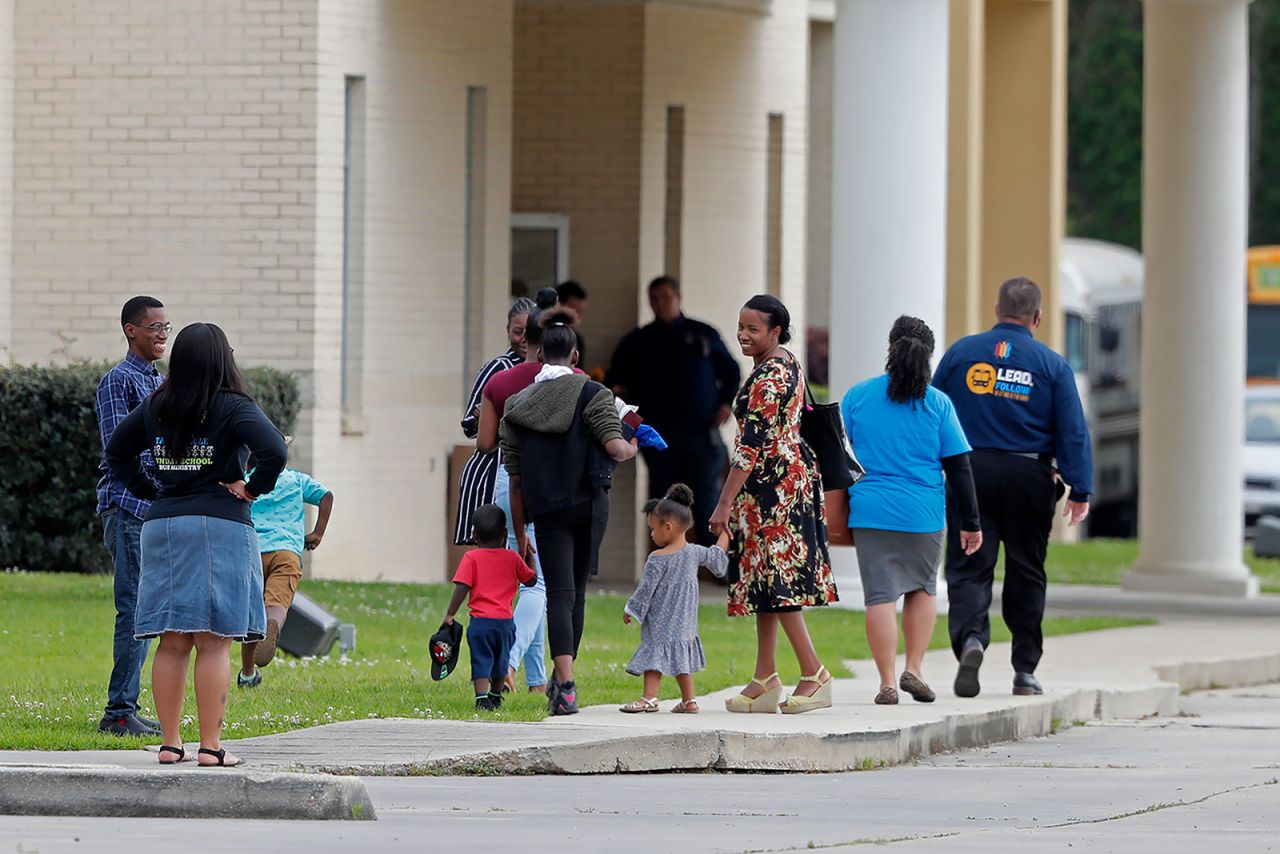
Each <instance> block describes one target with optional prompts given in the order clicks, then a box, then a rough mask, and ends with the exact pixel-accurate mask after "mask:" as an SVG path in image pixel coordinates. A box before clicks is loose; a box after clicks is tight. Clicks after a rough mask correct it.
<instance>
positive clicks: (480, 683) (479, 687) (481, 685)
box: [471, 679, 489, 697]
mask: <svg viewBox="0 0 1280 854" xmlns="http://www.w3.org/2000/svg"><path fill="white" fill-rule="evenodd" d="M471 684H473V685H475V686H476V696H477V697H482V696H485V695H486V694H488V693H489V680H488V679H472V680H471Z"/></svg>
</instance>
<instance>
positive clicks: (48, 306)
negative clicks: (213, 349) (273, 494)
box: [0, 0, 512, 581]
mask: <svg viewBox="0 0 1280 854" xmlns="http://www.w3.org/2000/svg"><path fill="white" fill-rule="evenodd" d="M12 7H13V0H8V4H7V5H6V2H5V0H0V31H3V32H6V33H7V32H10V30H9V29H8V28H6V27H4V26H3V24H4V23H5V19H4V15H5V13H6V11H7V10H8V9H10V8H12ZM14 23H15V26H14V30H13V32H14V33H15V40H16V46H17V47H16V54H15V56H14V62H13V63H12V66H11V65H10V64H7V63H6V61H5V59H6V53H5V45H6V44H7V43H6V42H3V41H0V193H3V191H4V188H7V187H8V186H9V184H8V182H7V181H5V180H4V175H5V169H6V168H7V167H8V165H9V158H8V153H7V152H8V150H9V149H8V148H7V147H5V146H4V145H3V141H4V130H5V125H4V121H5V118H3V117H7V116H9V115H12V117H13V127H14V137H15V144H14V147H13V149H12V152H13V156H12V164H13V170H14V171H13V184H12V186H13V192H14V199H13V205H12V208H10V206H9V205H4V204H0V211H3V212H5V213H0V266H2V265H4V264H5V250H6V249H7V245H6V243H5V239H6V238H7V236H8V234H9V229H8V228H7V220H6V219H4V218H3V217H4V216H5V215H6V213H7V212H8V211H9V210H10V209H12V211H13V230H12V233H13V238H14V242H13V281H14V282H15V283H16V287H17V289H18V291H17V296H18V298H17V299H16V300H14V303H13V304H14V311H13V319H12V329H13V333H12V350H13V355H14V358H15V359H17V360H18V361H23V362H46V361H51V360H53V361H61V360H63V359H65V358H99V359H101V358H113V357H117V356H119V355H120V354H121V353H122V351H123V338H122V336H121V335H120V333H119V328H118V322H117V321H116V319H115V318H117V317H118V313H119V310H120V305H121V304H122V302H123V301H124V300H125V299H127V298H128V297H129V296H132V295H134V294H136V293H152V294H154V295H155V296H157V297H159V298H161V299H162V300H164V301H165V303H166V304H167V306H168V309H169V315H170V318H171V319H172V320H173V322H174V323H175V325H178V326H182V325H185V324H186V323H190V322H193V321H196V320H206V321H213V322H216V323H219V324H221V325H223V326H224V327H225V328H226V329H227V331H228V334H229V335H230V337H231V338H232V340H233V343H234V345H235V347H236V352H237V356H238V357H239V358H240V360H241V361H242V363H244V364H249V365H251V364H259V363H269V364H272V365H275V366H277V367H280V368H285V369H289V370H293V371H295V372H297V373H298V375H299V376H300V377H301V379H302V384H303V391H304V399H305V402H306V408H305V409H304V412H303V417H302V419H301V423H300V425H299V428H298V440H297V442H296V444H295V449H294V453H293V462H294V464H295V465H297V466H298V467H299V468H304V469H306V470H309V471H312V472H313V473H314V474H315V475H317V476H318V477H320V478H321V479H322V480H324V481H325V482H326V483H328V484H329V485H330V487H331V488H333V489H334V491H335V493H336V494H337V495H338V503H337V506H338V510H337V512H336V513H335V518H334V522H333V525H332V526H331V527H330V529H329V536H328V538H327V539H326V542H325V546H324V548H323V549H322V550H321V551H319V552H317V553H316V555H315V557H316V560H315V561H314V563H313V566H312V568H313V571H314V572H315V573H316V574H318V575H323V576H330V577H361V578H374V577H382V578H389V579H415V580H429V581H439V580H443V579H444V578H445V577H446V573H447V571H448V569H449V568H447V567H445V566H443V561H442V559H441V557H442V553H443V548H442V546H443V543H444V541H445V539H446V536H447V534H446V510H445V506H444V505H445V496H446V494H447V487H448V483H447V479H446V465H445V461H446V459H447V453H448V450H449V448H450V447H451V446H452V445H453V443H454V442H455V441H457V440H461V438H462V436H461V432H460V430H459V429H458V426H457V422H458V418H459V416H460V410H461V406H462V402H461V400H460V397H461V392H460V389H461V388H462V386H463V384H464V378H463V376H462V363H463V342H462V337H461V335H462V333H461V330H462V329H463V326H464V324H463V305H464V290H463V268H464V252H463V235H464V224H465V202H466V200H465V169H464V166H465V140H466V104H467V87H469V86H486V87H488V95H489V102H488V138H489V146H488V157H487V161H488V164H487V165H488V184H487V199H486V209H487V210H488V211H489V218H488V220H487V223H486V228H485V246H486V256H485V276H486V278H485V282H486V287H485V288H484V293H483V294H481V295H480V297H481V304H482V310H483V312H484V314H485V316H486V317H487V318H488V320H487V322H486V326H485V331H486V336H487V340H486V351H491V352H493V353H496V352H499V351H500V350H501V349H502V346H503V344H502V342H503V334H502V326H503V322H504V321H505V310H506V290H507V279H508V265H509V261H508V253H509V228H508V221H509V219H508V211H509V209H510V139H511V129H510V114H511V52H512V45H511V26H512V21H511V0H467V2H456V0H433V2H425V1H424V0H398V2H380V3H366V2H360V0H225V2H217V3H211V2H207V0H94V2H93V3H92V4H84V3H78V4H73V3H68V2H65V0H17V2H16V19H15V22H14ZM10 67H13V68H14V71H15V73H16V84H15V98H16V104H15V107H14V109H13V110H12V111H11V112H10V111H7V110H4V109H3V108H2V107H3V98H4V94H3V93H4V91H6V90H5V80H6V73H7V69H8V68H10ZM344 75H361V76H364V77H365V78H366V80H367V83H366V88H367V115H368V121H367V164H368V165H367V179H368V180H367V191H366V215H365V225H366V241H365V259H366V261H365V270H366V275H365V289H366V293H367V295H368V298H367V301H366V311H365V322H366V330H365V341H366V348H365V350H366V353H365V372H364V389H365V390H364V398H365V411H364V415H365V420H366V424H367V430H366V431H365V433H364V434H363V435H360V436H349V435H343V434H342V433H341V418H340V411H339V403H340V401H339V396H340V391H339V389H340V342H341V336H340V330H341V287H342V278H341V261H342V152H343V92H344V89H343V87H344V79H343V78H344ZM0 200H2V197H0ZM6 272H7V270H6ZM4 282H5V284H6V286H7V285H8V282H9V277H8V276H7V275H5V276H4ZM6 295H7V292H5V291H0V336H3V337H0V346H7V345H8V344H9V328H10V323H9V320H8V315H7V309H6V307H7V305H8V302H7V301H6V300H5V299H3V297H4V296H6Z"/></svg>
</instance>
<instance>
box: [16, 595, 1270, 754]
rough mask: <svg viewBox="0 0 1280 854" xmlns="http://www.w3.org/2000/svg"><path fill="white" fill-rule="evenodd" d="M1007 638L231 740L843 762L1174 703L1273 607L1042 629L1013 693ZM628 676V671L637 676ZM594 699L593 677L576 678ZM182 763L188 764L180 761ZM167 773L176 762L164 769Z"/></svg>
mask: <svg viewBox="0 0 1280 854" xmlns="http://www.w3.org/2000/svg"><path fill="white" fill-rule="evenodd" d="M1008 657H1009V649H1008V645H1007V644H997V645H995V646H993V647H992V648H991V649H990V650H988V654H987V664H986V665H985V666H984V667H983V670H982V684H983V693H982V695H981V696H979V697H977V698H974V699H967V700H964V699H958V698H956V697H954V696H953V695H952V692H951V678H952V676H953V675H954V662H953V660H952V657H951V654H950V652H949V651H948V650H938V651H935V652H931V653H929V655H928V657H927V658H926V663H925V674H924V675H925V678H926V679H927V680H928V681H930V683H931V684H932V685H933V687H934V690H935V691H936V692H937V693H938V701H937V702H936V703H932V704H919V703H914V702H912V701H911V700H910V699H909V698H907V699H906V701H905V702H904V703H902V704H900V705H898V706H876V705H874V704H873V703H872V697H873V696H874V695H875V693H876V690H877V688H878V682H877V680H876V679H875V678H874V674H875V668H874V666H873V665H872V663H871V662H851V663H850V664H851V666H852V667H853V669H854V672H855V674H856V676H857V678H854V679H842V680H838V681H837V683H836V685H835V706H834V707H833V708H831V709H825V710H821V711H817V712H812V713H809V714H805V715H796V716H785V715H733V714H729V713H728V712H727V711H725V710H724V702H723V701H724V699H726V698H727V697H729V696H732V695H733V694H734V693H736V690H737V689H729V690H726V691H721V692H718V693H716V694H713V695H710V696H708V697H705V698H703V701H702V708H703V712H702V713H701V714H699V715H673V714H669V713H668V712H667V710H668V709H669V708H670V707H671V705H672V703H671V702H664V703H663V711H662V712H659V713H656V714H643V715H623V714H621V713H619V712H618V711H617V709H616V707H613V706H594V707H589V708H586V709H584V710H583V711H582V713H581V714H579V715H576V716H573V717H568V718H555V719H549V720H547V721H543V722H541V723H490V722H482V721H470V722H468V721H422V720H401V719H392V720H359V721H347V722H343V723H337V724H330V725H327V726H323V727H316V728H313V729H305V730H297V731H294V732H289V733H283V734H280V735H272V736H263V737H260V738H252V739H245V740H242V741H239V742H229V743H228V744H229V746H230V747H231V748H232V749H233V750H234V751H236V752H237V753H238V754H240V755H241V756H243V757H244V758H245V759H246V760H247V762H248V763H249V764H248V765H247V766H246V772H250V771H252V772H257V771H264V770H265V771H270V770H289V771H312V772H330V773H343V774H361V775H366V776H369V775H404V774H458V773H463V774H466V773H478V774H492V773H499V774H546V773H553V774H554V773H559V774H584V773H585V774H590V773H615V772H621V773H626V772H656V771H697V770H724V771H811V772H812V771H844V770H855V769H860V768H873V767H877V766H880V765H891V764H896V763H899V762H903V761H907V760H910V759H912V758H916V757H919V756H923V755H929V754H933V753H939V752H945V751H951V750H958V749H963V748H967V747H977V746H980V745H985V744H991V743H995V742H1001V741H1010V740H1016V739H1021V738H1028V737H1032V736H1039V735H1045V734H1048V733H1050V732H1053V731H1054V730H1055V729H1057V728H1058V727H1062V726H1070V725H1071V724H1073V723H1075V722H1078V721H1089V720H1099V719H1101V720H1106V719H1112V718H1141V717H1148V716H1151V715H1174V714H1177V713H1178V711H1179V701H1180V696H1181V693H1182V692H1184V691H1190V690H1196V689H1200V688H1209V687H1233V686H1240V685H1250V684H1260V683H1264V682H1272V681H1277V680H1280V622H1277V621H1274V620H1249V619H1234V620H1229V621H1228V620H1189V619H1175V620H1169V621H1167V622H1164V623H1162V624H1160V625H1155V626H1142V627H1134V628H1126V629H1112V630H1108V631H1104V632H1094V633H1089V634H1079V635H1066V636H1062V637H1055V638H1049V639H1048V640H1047V641H1046V654H1045V658H1044V661H1043V663H1042V665H1041V668H1040V670H1039V674H1038V675H1039V676H1040V678H1041V681H1042V682H1043V683H1044V684H1045V686H1046V689H1047V693H1046V694H1045V695H1044V696H1043V697H1014V696H1012V695H1011V693H1010V684H1011V680H1012V677H1013V673H1012V670H1011V669H1010V667H1009V665H1008ZM636 684H637V688H638V687H639V680H637V683H636ZM581 690H582V697H583V699H584V700H586V701H588V702H589V701H590V699H591V686H590V685H589V684H585V685H583V686H582V689H581ZM14 762H19V763H31V764H57V763H62V764H67V763H74V764H76V765H85V764H89V765H95V764H97V765H101V764H109V765H115V766H121V767H125V768H143V769H151V768H154V767H155V762H156V758H155V754H154V753H151V752H149V751H141V750H139V751H98V752H80V753H69V754H68V753H39V752H0V763H14ZM193 770H194V769H193ZM175 773H183V772H182V771H177V772H175Z"/></svg>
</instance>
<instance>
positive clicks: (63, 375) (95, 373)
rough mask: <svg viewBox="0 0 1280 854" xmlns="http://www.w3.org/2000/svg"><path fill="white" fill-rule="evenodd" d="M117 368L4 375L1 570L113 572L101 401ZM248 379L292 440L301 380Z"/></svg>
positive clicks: (86, 366)
mask: <svg viewBox="0 0 1280 854" xmlns="http://www.w3.org/2000/svg"><path fill="white" fill-rule="evenodd" d="M110 367H111V366H110V364H108V363H105V362H95V363H88V362H86V363H81V364H75V365H71V366H70V367H13V368H0V567H4V568H17V569H26V570H33V571H49V572H60V571H79V572H95V571H101V572H106V571H109V570H110V569H111V560H110V557H109V556H108V555H107V552H106V550H105V549H104V548H103V547H102V527H101V525H100V524H99V523H98V520H97V519H96V518H95V517H94V509H95V507H96V503H97V493H96V487H97V483H98V478H99V476H100V475H99V471H98V462H99V460H100V458H101V455H102V445H101V442H100V441H99V439H98V424H97V419H96V416H95V414H94V397H95V393H96V391H97V387H98V381H99V380H100V379H102V375H103V374H104V373H106V371H107V369H108V368H110ZM245 379H246V381H247V382H248V385H249V392H250V394H252V395H253V397H254V399H255V400H257V401H258V404H259V405H260V406H261V407H262V409H263V411H264V412H266V414H267V416H268V417H270V418H271V420H272V421H274V422H275V423H276V424H277V425H278V426H279V427H280V428H281V429H282V430H284V431H286V432H290V431H292V430H293V428H294V425H295V424H296V422H297V419H298V411H299V409H300V408H301V403H300V398H299V394H298V382H297V379H296V378H295V377H294V376H293V375H292V374H288V373H285V372H283V371H278V370H275V369H274V368H265V367H263V368H250V369H248V370H247V371H246V372H245Z"/></svg>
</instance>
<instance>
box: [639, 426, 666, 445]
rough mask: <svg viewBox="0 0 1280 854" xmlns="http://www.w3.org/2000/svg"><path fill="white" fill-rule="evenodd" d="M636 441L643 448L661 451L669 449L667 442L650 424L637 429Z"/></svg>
mask: <svg viewBox="0 0 1280 854" xmlns="http://www.w3.org/2000/svg"><path fill="white" fill-rule="evenodd" d="M636 441H637V442H639V443H640V447H642V448H656V449H657V450H659V451H665V450H666V449H667V440H666V439H664V438H662V436H661V435H659V434H658V431H657V430H654V429H653V428H652V427H650V426H649V425H648V424H641V425H640V426H639V427H637V428H636Z"/></svg>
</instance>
